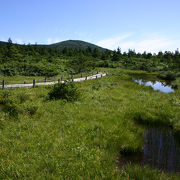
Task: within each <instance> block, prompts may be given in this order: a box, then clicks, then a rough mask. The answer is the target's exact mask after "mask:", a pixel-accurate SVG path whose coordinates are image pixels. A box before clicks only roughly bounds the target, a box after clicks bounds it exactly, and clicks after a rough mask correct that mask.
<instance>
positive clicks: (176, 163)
mask: <svg viewBox="0 0 180 180" xmlns="http://www.w3.org/2000/svg"><path fill="white" fill-rule="evenodd" d="M144 139H145V143H144V147H143V152H142V153H137V154H131V155H126V156H123V155H121V157H120V164H119V165H120V168H122V166H124V165H126V164H127V163H135V164H140V165H149V166H151V167H153V168H157V169H159V170H163V171H165V172H174V173H180V142H179V140H178V139H176V137H175V135H174V133H173V131H172V130H171V129H159V128H148V129H147V130H146V132H145V135H144Z"/></svg>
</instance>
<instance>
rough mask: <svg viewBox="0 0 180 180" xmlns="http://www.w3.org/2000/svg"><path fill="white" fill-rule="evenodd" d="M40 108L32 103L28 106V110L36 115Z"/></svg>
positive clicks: (30, 113)
mask: <svg viewBox="0 0 180 180" xmlns="http://www.w3.org/2000/svg"><path fill="white" fill-rule="evenodd" d="M37 110H38V107H37V106H34V105H30V106H28V107H27V108H26V112H27V113H28V114H29V115H31V116H32V115H34V114H35V113H36V112H37Z"/></svg>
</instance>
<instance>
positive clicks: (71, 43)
mask: <svg viewBox="0 0 180 180" xmlns="http://www.w3.org/2000/svg"><path fill="white" fill-rule="evenodd" d="M13 44H14V43H13ZM0 45H7V42H3V41H0ZM14 45H16V44H14ZM19 45H20V44H19ZM32 46H39V47H45V48H46V47H47V48H53V49H59V50H63V49H64V48H70V49H82V50H85V49H87V48H88V47H90V48H91V49H92V50H93V49H95V48H97V49H98V50H99V51H100V52H105V51H106V50H107V49H105V48H102V47H100V46H97V45H95V44H92V43H88V42H85V41H80V40H67V41H62V42H58V43H55V44H50V45H46V44H37V45H34V44H32Z"/></svg>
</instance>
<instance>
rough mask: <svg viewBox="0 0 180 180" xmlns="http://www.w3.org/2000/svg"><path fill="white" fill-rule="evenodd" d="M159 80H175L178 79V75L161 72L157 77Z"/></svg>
mask: <svg viewBox="0 0 180 180" xmlns="http://www.w3.org/2000/svg"><path fill="white" fill-rule="evenodd" d="M157 77H158V78H160V79H164V80H171V81H172V80H175V79H176V74H175V73H173V72H171V71H168V72H161V73H159V74H158V75H157Z"/></svg>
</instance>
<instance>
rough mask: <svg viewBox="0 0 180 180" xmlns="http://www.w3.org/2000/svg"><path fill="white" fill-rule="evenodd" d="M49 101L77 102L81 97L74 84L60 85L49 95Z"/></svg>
mask: <svg viewBox="0 0 180 180" xmlns="http://www.w3.org/2000/svg"><path fill="white" fill-rule="evenodd" d="M48 95H49V99H65V100H67V101H76V100H78V99H79V97H80V92H79V91H78V89H77V86H76V85H75V84H74V83H72V82H71V83H63V84H62V83H59V84H56V85H55V86H54V87H53V89H52V90H51V91H50V92H49V93H48Z"/></svg>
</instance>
